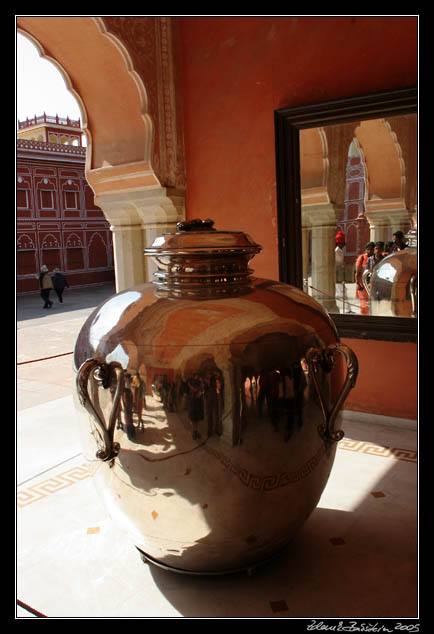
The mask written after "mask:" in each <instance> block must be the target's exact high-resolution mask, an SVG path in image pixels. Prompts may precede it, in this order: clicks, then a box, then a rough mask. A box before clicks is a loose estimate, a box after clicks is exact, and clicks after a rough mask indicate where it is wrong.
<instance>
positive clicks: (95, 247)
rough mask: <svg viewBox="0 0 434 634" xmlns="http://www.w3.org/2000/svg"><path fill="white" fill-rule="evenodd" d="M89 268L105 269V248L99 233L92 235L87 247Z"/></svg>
mask: <svg viewBox="0 0 434 634" xmlns="http://www.w3.org/2000/svg"><path fill="white" fill-rule="evenodd" d="M88 253H89V268H90V269H96V268H106V267H107V264H108V263H107V246H106V243H105V241H104V239H103V237H102V236H101V234H100V233H96V232H95V233H94V234H92V237H91V238H90V240H89V245H88Z"/></svg>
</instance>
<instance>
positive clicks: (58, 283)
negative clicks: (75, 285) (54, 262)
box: [51, 269, 69, 304]
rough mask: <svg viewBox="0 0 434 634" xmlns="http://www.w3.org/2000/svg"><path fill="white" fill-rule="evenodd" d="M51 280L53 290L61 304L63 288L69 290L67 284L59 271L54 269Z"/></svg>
mask: <svg viewBox="0 0 434 634" xmlns="http://www.w3.org/2000/svg"><path fill="white" fill-rule="evenodd" d="M51 280H52V282H53V287H54V290H55V291H56V295H57V297H58V298H59V302H60V303H61V304H63V299H62V295H63V291H64V290H65V288H69V284H68V282H67V280H66V278H65V276H64V275H63V274H62V273H61V272H60V271H59V269H54V272H53V275H52V276H51Z"/></svg>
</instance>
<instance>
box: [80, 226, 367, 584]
mask: <svg viewBox="0 0 434 634" xmlns="http://www.w3.org/2000/svg"><path fill="white" fill-rule="evenodd" d="M259 251H260V247H259V246H258V245H257V244H256V243H255V242H254V241H253V240H252V239H251V238H250V237H249V236H248V235H246V234H244V233H242V232H227V231H216V230H215V229H214V228H213V222H212V221H208V220H195V221H186V222H183V223H179V224H178V230H177V232H176V233H171V234H165V235H163V236H161V237H159V238H157V239H156V240H155V242H154V244H153V245H152V247H150V248H148V249H146V250H145V253H146V254H147V255H149V256H151V257H152V258H153V259H154V261H155V262H156V263H157V267H158V268H157V272H156V274H155V277H156V279H155V282H154V283H147V284H142V285H139V286H136V287H134V288H130V289H128V290H125V291H122V292H120V293H117V294H116V295H114V296H113V297H111V298H109V299H108V300H107V301H105V302H104V303H103V304H102V305H101V306H99V307H98V308H97V309H96V310H95V311H94V312H93V313H92V314H91V315H90V316H89V318H88V319H87V321H86V322H85V324H84V326H83V328H82V330H81V332H80V334H79V336H78V339H77V343H76V347H75V352H74V362H75V368H76V372H77V381H76V385H77V392H76V395H77V399H76V400H77V412H78V419H79V422H80V430H81V434H82V437H83V447H84V451H85V455H86V456H87V458H88V460H89V464H90V468H91V470H92V473H93V477H94V480H95V483H96V486H97V489H98V490H99V491H100V495H101V497H102V499H103V500H104V502H105V503H106V505H107V508H108V510H109V513H110V515H111V516H112V517H113V518H114V519H116V520H117V521H119V522H120V523H121V524H122V525H123V526H124V527H125V529H126V531H128V533H129V534H130V536H131V543H132V544H135V546H136V547H137V548H138V549H139V551H140V552H141V553H142V555H143V557H144V558H145V559H146V560H148V561H150V562H153V563H155V564H157V565H159V566H161V567H164V568H167V569H170V570H174V571H178V572H186V573H193V574H219V573H226V572H231V571H236V570H242V569H251V568H252V567H254V566H256V565H259V564H260V563H262V562H265V561H267V560H268V559H269V558H270V557H271V556H273V555H274V554H276V553H277V552H278V551H279V550H280V549H282V548H284V547H285V546H286V545H287V544H288V542H289V541H290V540H291V539H292V538H293V537H294V535H295V533H296V532H297V531H298V529H299V528H300V527H301V525H302V524H303V523H304V522H305V521H306V519H307V518H308V517H309V515H310V514H311V512H312V511H313V510H314V509H315V507H316V505H317V503H318V501H319V498H320V496H321V493H322V491H323V489H324V487H325V485H326V483H327V480H328V477H329V475H330V471H331V468H332V465H333V461H334V457H335V452H336V443H337V442H338V441H339V440H340V439H341V438H342V436H343V432H342V431H341V430H336V429H335V426H334V423H335V420H336V416H337V413H338V411H339V409H340V407H341V405H342V403H343V401H344V400H345V398H346V396H347V394H348V392H349V390H350V389H351V387H353V386H354V383H355V380H356V376H357V359H356V357H355V355H354V354H353V352H352V351H351V350H350V349H349V348H348V347H347V346H345V345H343V344H341V343H340V342H339V339H338V335H337V332H336V329H335V326H334V324H333V322H332V320H331V319H330V317H329V316H328V314H327V313H326V312H325V311H324V309H323V308H322V307H321V306H320V304H318V303H317V302H316V301H315V300H313V299H312V298H311V297H309V296H308V295H307V294H305V293H303V292H302V291H301V290H299V289H297V288H294V287H292V286H289V285H287V284H283V283H279V282H274V281H271V280H268V279H258V278H255V277H252V271H251V269H249V262H250V260H251V259H252V257H253V256H254V255H255V254H256V253H258V252H259Z"/></svg>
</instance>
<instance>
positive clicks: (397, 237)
mask: <svg viewBox="0 0 434 634" xmlns="http://www.w3.org/2000/svg"><path fill="white" fill-rule="evenodd" d="M393 244H394V247H393V253H395V252H396V251H402V250H403V249H406V248H407V246H408V245H407V243H406V242H405V241H404V234H403V233H402V231H395V233H394V234H393Z"/></svg>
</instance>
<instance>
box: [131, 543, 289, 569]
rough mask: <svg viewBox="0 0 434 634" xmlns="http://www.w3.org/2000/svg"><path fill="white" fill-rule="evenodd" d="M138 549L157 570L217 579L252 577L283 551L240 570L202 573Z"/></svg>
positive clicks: (145, 559)
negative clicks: (162, 560)
mask: <svg viewBox="0 0 434 634" xmlns="http://www.w3.org/2000/svg"><path fill="white" fill-rule="evenodd" d="M136 548H137V550H138V551H139V553H140V557H141V559H142V561H143V562H144V563H145V564H151V565H153V566H156V567H157V568H161V569H162V570H167V571H168V572H174V573H176V574H181V575H192V576H196V577H217V576H224V575H235V574H240V573H245V574H247V575H248V576H251V575H253V574H255V572H256V571H257V570H258V569H259V568H262V567H263V566H266V565H268V564H269V563H270V562H271V561H272V560H273V559H275V558H276V557H277V556H278V555H280V554H281V552H282V551H281V550H279V551H278V552H276V553H273V555H271V556H270V557H267V558H266V559H263V560H261V561H258V562H256V563H254V564H250V565H246V566H242V567H240V568H229V569H227V570H203V571H202V570H184V569H183V568H176V567H174V566H168V565H167V564H163V563H162V562H160V561H158V560H157V559H154V558H153V557H151V556H150V555H148V554H147V553H145V552H143V550H141V549H140V548H139V547H138V546H136Z"/></svg>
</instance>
